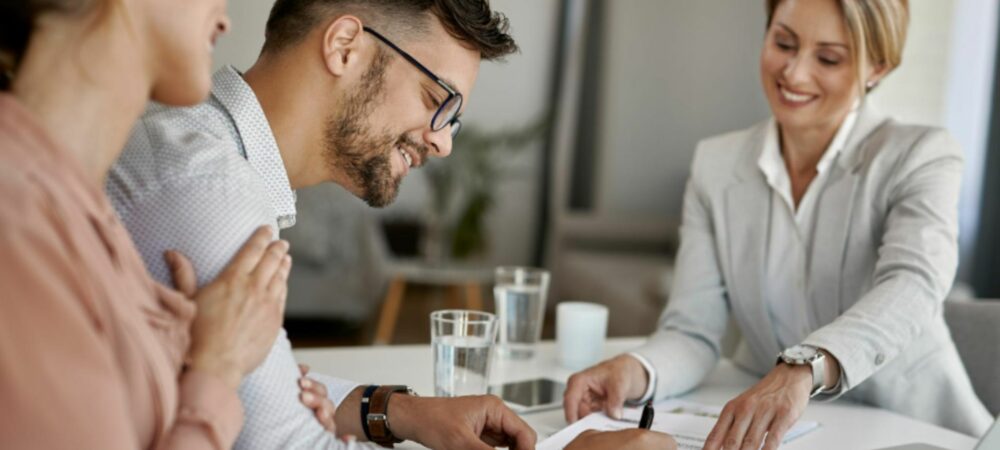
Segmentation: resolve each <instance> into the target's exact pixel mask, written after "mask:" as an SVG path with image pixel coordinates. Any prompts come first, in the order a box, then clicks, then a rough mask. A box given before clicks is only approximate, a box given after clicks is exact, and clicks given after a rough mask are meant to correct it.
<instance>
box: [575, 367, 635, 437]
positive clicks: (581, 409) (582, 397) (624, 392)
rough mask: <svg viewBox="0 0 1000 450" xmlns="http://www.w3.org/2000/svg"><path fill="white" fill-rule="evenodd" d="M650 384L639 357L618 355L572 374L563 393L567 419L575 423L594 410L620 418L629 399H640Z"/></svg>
mask: <svg viewBox="0 0 1000 450" xmlns="http://www.w3.org/2000/svg"><path fill="white" fill-rule="evenodd" d="M648 384H649V375H648V374H647V373H646V369H645V368H644V367H643V366H642V363H640V362H639V360H637V359H635V358H634V357H632V356H629V355H619V356H616V357H614V358H611V359H609V360H607V361H604V362H602V363H600V364H598V365H596V366H593V367H591V368H589V369H586V370H584V371H582V372H578V373H575V374H573V376H571V377H569V382H567V384H566V393H565V394H563V413H564V414H565V416H566V422H568V423H573V422H576V421H577V420H578V419H580V418H581V417H584V416H586V415H587V414H590V413H592V412H594V411H604V412H605V414H607V415H608V416H610V417H612V418H615V419H620V418H621V417H622V406H623V405H624V404H625V401H626V400H628V399H638V398H639V397H640V396H641V395H642V394H643V393H644V392H646V386H647V385H648Z"/></svg>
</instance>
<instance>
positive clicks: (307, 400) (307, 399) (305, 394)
mask: <svg viewBox="0 0 1000 450" xmlns="http://www.w3.org/2000/svg"><path fill="white" fill-rule="evenodd" d="M314 399H315V396H313V395H312V393H310V392H303V393H302V401H303V402H305V403H312V401H313V400H314Z"/></svg>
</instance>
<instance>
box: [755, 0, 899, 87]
mask: <svg viewBox="0 0 1000 450" xmlns="http://www.w3.org/2000/svg"><path fill="white" fill-rule="evenodd" d="M766 1H767V26H768V27H770V26H771V19H772V18H773V17H774V11H775V10H776V9H778V5H780V4H781V2H782V0H766ZM837 3H838V4H839V5H840V12H841V13H842V14H843V17H844V24H845V25H847V33H848V36H849V37H850V39H851V56H852V57H853V58H854V61H856V62H858V64H857V68H858V80H859V81H861V80H863V79H864V69H865V67H866V64H868V63H870V64H873V65H875V66H883V67H885V68H886V70H887V72H891V71H892V70H893V69H895V68H896V67H899V65H900V63H902V62H903V45H904V44H905V43H906V28H907V27H908V26H909V23H910V6H909V1H908V0H837ZM862 84H863V82H862ZM869 90H870V88H869Z"/></svg>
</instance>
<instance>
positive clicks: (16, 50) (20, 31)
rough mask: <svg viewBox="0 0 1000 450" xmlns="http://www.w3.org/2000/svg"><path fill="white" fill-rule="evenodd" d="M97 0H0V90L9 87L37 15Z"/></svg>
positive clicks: (74, 9) (72, 10)
mask: <svg viewBox="0 0 1000 450" xmlns="http://www.w3.org/2000/svg"><path fill="white" fill-rule="evenodd" d="M97 3H100V0H0V91H7V90H10V85H11V83H13V81H14V74H15V73H17V67H18V65H20V63H21V58H22V57H23V56H24V52H25V50H26V49H27V47H28V40H29V39H30V38H31V33H32V31H33V30H34V28H35V21H37V20H38V17H40V16H42V15H44V14H48V13H64V14H77V13H82V12H85V11H89V10H90V9H91V8H92V7H94V6H95V4H97Z"/></svg>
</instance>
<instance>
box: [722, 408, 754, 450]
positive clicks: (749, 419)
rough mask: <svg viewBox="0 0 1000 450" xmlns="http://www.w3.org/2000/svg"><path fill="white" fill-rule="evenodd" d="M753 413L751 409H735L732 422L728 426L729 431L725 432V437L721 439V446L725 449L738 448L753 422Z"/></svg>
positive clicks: (734, 449)
mask: <svg viewBox="0 0 1000 450" xmlns="http://www.w3.org/2000/svg"><path fill="white" fill-rule="evenodd" d="M753 415H754V411H753V410H745V409H737V412H736V414H735V415H734V416H733V424H732V425H731V426H730V427H729V433H726V434H727V435H726V437H725V439H723V440H722V448H724V449H726V450H729V449H733V450H736V449H738V448H740V445H741V444H743V438H744V437H745V436H746V433H747V430H748V429H750V425H751V424H753Z"/></svg>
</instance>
